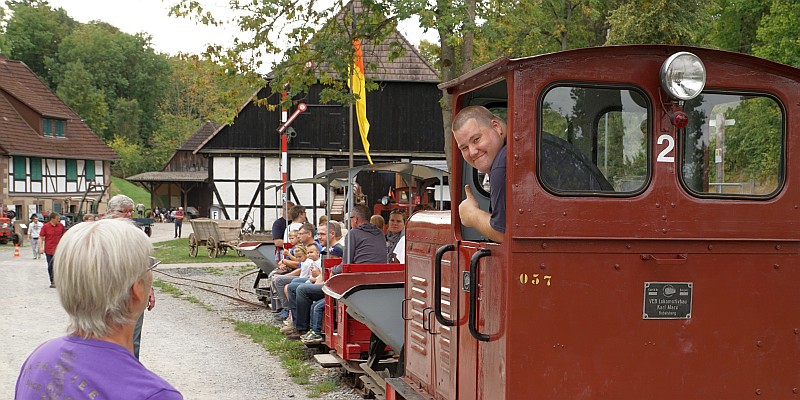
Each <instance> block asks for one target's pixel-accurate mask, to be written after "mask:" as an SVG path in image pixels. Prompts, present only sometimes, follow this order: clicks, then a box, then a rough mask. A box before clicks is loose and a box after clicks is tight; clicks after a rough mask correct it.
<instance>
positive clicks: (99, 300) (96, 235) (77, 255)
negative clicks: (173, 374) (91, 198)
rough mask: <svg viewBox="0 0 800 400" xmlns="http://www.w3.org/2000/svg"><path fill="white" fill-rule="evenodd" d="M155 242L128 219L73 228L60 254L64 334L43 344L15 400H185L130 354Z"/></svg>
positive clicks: (150, 278) (19, 384) (57, 258)
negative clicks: (65, 318) (65, 320)
mask: <svg viewBox="0 0 800 400" xmlns="http://www.w3.org/2000/svg"><path fill="white" fill-rule="evenodd" d="M151 251H152V246H151V245H150V240H149V239H148V238H147V235H145V234H144V232H142V230H141V229H138V228H136V226H134V225H133V224H132V223H131V222H130V221H127V220H122V219H103V220H100V221H97V222H94V223H91V224H78V225H75V226H74V227H72V228H71V229H70V230H69V231H67V233H66V234H64V237H63V238H62V239H61V242H60V243H59V245H58V251H57V252H56V255H55V266H56V270H57V274H56V276H55V279H56V281H57V282H56V284H57V285H56V287H57V290H58V295H59V298H60V300H61V305H62V306H63V307H64V310H66V312H67V314H68V315H69V318H70V326H69V329H68V331H69V332H70V333H69V334H68V335H67V336H63V337H60V338H56V339H53V340H50V341H48V342H45V343H44V344H42V345H41V346H39V347H38V348H37V349H36V350H34V351H33V353H32V354H31V355H30V356H29V357H28V359H27V360H26V361H25V363H24V364H23V365H22V370H21V371H20V375H19V378H18V379H17V386H16V396H15V398H16V399H39V398H48V399H50V398H58V399H71V398H74V399H84V398H85V399H93V398H98V399H112V398H113V399H159V400H165V399H166V400H173V399H183V396H181V394H180V393H179V392H178V391H177V390H176V389H175V388H174V387H172V386H171V385H170V384H169V383H167V381H165V380H164V379H162V378H161V377H159V376H158V375H156V374H155V373H153V372H151V371H149V370H148V369H147V368H145V367H144V366H143V365H142V364H141V363H140V362H139V361H138V360H137V359H136V358H135V357H134V356H133V339H132V338H133V327H134V325H135V324H136V319H137V318H139V315H141V314H142V313H143V312H144V309H145V307H147V305H148V304H147V303H148V294H149V292H150V288H151V286H152V284H153V272H152V269H153V268H154V267H155V266H156V265H158V262H156V261H155V259H153V258H152V257H149V255H150V252H151Z"/></svg>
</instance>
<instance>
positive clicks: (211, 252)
mask: <svg viewBox="0 0 800 400" xmlns="http://www.w3.org/2000/svg"><path fill="white" fill-rule="evenodd" d="M206 250H208V258H217V252H218V250H219V249H218V248H217V240H216V239H214V238H213V237H209V238H208V240H207V241H206Z"/></svg>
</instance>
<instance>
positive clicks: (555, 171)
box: [386, 45, 800, 400]
mask: <svg viewBox="0 0 800 400" xmlns="http://www.w3.org/2000/svg"><path fill="white" fill-rule="evenodd" d="M442 88H443V89H445V90H447V91H448V92H449V93H450V94H451V95H452V96H453V100H454V105H455V107H454V108H455V110H454V113H456V112H458V111H459V110H460V109H461V108H463V107H466V106H469V105H483V106H486V107H487V108H489V109H490V110H492V111H494V112H496V113H499V114H501V115H502V116H503V117H504V118H506V121H507V124H508V134H507V141H506V146H507V176H506V187H507V200H506V204H505V206H506V215H507V220H506V227H507V228H506V232H505V234H504V236H503V241H502V243H493V242H490V241H488V240H485V239H484V238H483V237H481V235H480V234H479V233H477V232H476V231H474V230H471V229H467V228H465V227H463V226H461V224H460V219H459V215H458V210H457V207H453V208H454V210H453V212H452V215H451V213H450V212H436V211H434V212H421V213H417V214H415V215H414V216H413V217H412V218H411V219H410V221H409V223H408V226H407V229H406V237H407V269H406V271H407V272H406V284H405V300H404V301H403V305H404V309H403V311H402V313H403V316H404V318H406V319H407V320H406V322H405V345H404V359H405V360H404V372H403V373H402V375H400V376H398V377H395V378H390V379H388V380H387V387H386V388H387V392H386V397H387V399H409V400H410V399H459V400H472V399H485V400H504V399H506V400H514V399H558V400H563V399H676V398H685V399H750V398H782V399H785V398H798V397H800V302H798V301H797V292H798V290H797V286H798V282H800V265H799V264H800V263H798V261H800V260H799V259H798V250H800V229H798V228H800V227H799V226H798V223H797V221H798V216H799V215H800V185H798V184H797V182H795V180H797V179H798V177H800V172H798V171H800V168H799V167H798V165H800V161H799V160H798V157H800V148H799V147H798V146H800V141H798V139H796V138H795V137H798V133H796V132H794V130H796V129H798V127H800V70H798V69H795V68H791V67H788V66H785V65H781V64H776V63H773V62H769V61H766V60H763V59H759V58H755V57H751V56H747V55H742V54H735V53H729V52H724V51H717V50H709V49H700V48H689V47H677V46H664V45H641V46H620V47H599V48H589V49H580V50H573V51H565V52H560V53H554V54H546V55H541V56H536V57H530V58H523V59H513V60H512V59H500V60H498V61H496V62H493V63H491V64H489V65H486V66H484V67H482V68H480V69H478V70H475V71H473V72H471V73H469V74H467V75H465V76H463V77H461V78H459V79H457V80H455V81H452V82H448V83H445V84H443V85H442ZM451 179H452V180H451V184H450V188H451V198H452V199H454V201H456V200H455V199H463V198H464V196H465V195H464V193H463V190H464V184H469V185H470V186H471V188H472V190H473V195H475V196H476V198H477V199H478V201H479V203H480V204H481V205H482V207H485V208H487V209H488V204H489V197H490V193H488V192H487V191H486V190H485V189H484V188H483V185H482V183H483V176H482V175H481V174H479V173H477V171H476V170H474V169H472V168H471V167H470V166H469V165H467V164H466V163H464V162H463V159H462V156H461V154H460V153H459V151H458V149H457V148H456V146H454V151H453V171H452V176H451ZM459 182H460V183H461V184H458V183H459Z"/></svg>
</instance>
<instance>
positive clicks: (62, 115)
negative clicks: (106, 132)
mask: <svg viewBox="0 0 800 400" xmlns="http://www.w3.org/2000/svg"><path fill="white" fill-rule="evenodd" d="M12 103H15V104H21V105H20V106H19V107H21V108H27V109H29V110H25V111H28V112H31V113H35V114H38V115H39V116H40V118H41V117H51V118H56V119H64V120H66V121H67V128H66V132H65V137H58V138H55V137H44V136H42V135H41V134H40V133H38V132H37V131H36V130H35V129H34V128H32V127H31V126H30V125H28V123H27V122H26V121H25V120H24V119H23V118H22V116H21V115H20V111H19V110H17V109H16V108H15V107H14V106H13V105H12ZM23 112H24V111H23ZM0 137H1V138H2V142H3V143H2V149H0V151H2V152H3V154H7V155H24V156H35V157H48V158H75V159H78V158H79V159H83V158H87V157H89V158H90V159H94V160H116V159H119V155H118V154H117V153H116V152H114V150H112V149H111V148H110V147H108V146H107V145H106V144H105V142H103V140H102V139H100V138H99V137H98V136H97V135H95V134H94V132H92V130H91V129H89V127H88V126H87V125H86V123H84V122H83V121H82V120H81V117H80V116H79V115H78V114H76V113H75V111H73V110H72V109H71V108H69V107H68V106H67V105H66V104H65V103H64V102H63V101H61V100H60V99H59V98H58V97H57V96H56V95H55V93H53V91H52V90H50V88H48V87H47V85H45V84H44V82H42V81H41V80H40V79H39V77H38V76H36V74H34V73H33V71H31V70H30V69H29V68H28V67H27V66H26V65H25V64H23V63H21V62H19V61H12V60H8V59H6V58H5V57H3V56H2V55H0Z"/></svg>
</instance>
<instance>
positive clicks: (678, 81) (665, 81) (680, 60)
mask: <svg viewBox="0 0 800 400" xmlns="http://www.w3.org/2000/svg"><path fill="white" fill-rule="evenodd" d="M659 77H660V78H661V88H663V89H664V91H665V92H667V93H668V94H669V96H670V97H672V98H673V99H676V100H691V99H693V98H695V97H697V95H698V94H700V92H702V91H703V88H704V87H705V86H706V67H705V65H703V62H702V61H700V58H699V57H697V56H696V55H694V54H692V53H689V52H686V51H681V52H678V53H675V54H673V55H671V56H670V57H669V58H668V59H667V61H664V64H662V65H661V73H660V75H659Z"/></svg>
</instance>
